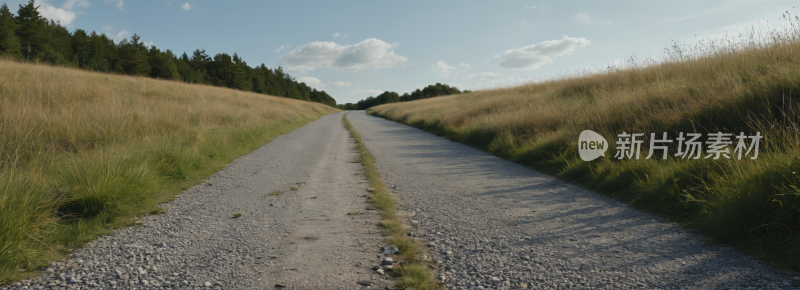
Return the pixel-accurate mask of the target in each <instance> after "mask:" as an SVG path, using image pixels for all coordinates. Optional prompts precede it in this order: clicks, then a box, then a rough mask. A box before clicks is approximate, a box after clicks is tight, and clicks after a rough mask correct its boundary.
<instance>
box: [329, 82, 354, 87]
mask: <svg viewBox="0 0 800 290" xmlns="http://www.w3.org/2000/svg"><path fill="white" fill-rule="evenodd" d="M330 85H331V86H334V87H349V86H350V82H343V81H335V82H330Z"/></svg>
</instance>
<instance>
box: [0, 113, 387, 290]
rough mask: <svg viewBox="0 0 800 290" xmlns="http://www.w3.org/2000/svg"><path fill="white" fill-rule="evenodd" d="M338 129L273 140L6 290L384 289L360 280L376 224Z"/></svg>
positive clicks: (351, 150)
mask: <svg viewBox="0 0 800 290" xmlns="http://www.w3.org/2000/svg"><path fill="white" fill-rule="evenodd" d="M341 118H342V113H339V114H332V115H328V116H324V117H322V118H321V119H319V120H317V121H315V122H312V123H310V124H308V125H306V126H303V127H301V128H298V129H296V130H294V131H292V132H290V133H288V134H285V135H282V136H279V137H277V138H275V139H274V140H273V141H272V142H270V143H269V144H267V145H264V146H262V147H261V148H259V149H257V150H255V151H254V152H252V153H250V154H248V155H246V156H243V157H241V158H239V159H237V160H236V161H234V162H232V163H231V164H229V165H228V166H227V167H226V168H225V169H224V170H222V171H220V172H218V173H216V174H214V175H213V176H212V177H210V178H209V179H208V182H207V183H204V184H200V185H197V186H194V187H192V188H190V189H189V190H187V191H186V192H184V193H182V194H181V195H179V196H178V197H177V199H176V200H174V201H172V202H170V203H167V204H163V205H162V207H163V208H164V209H165V210H166V213H165V214H161V215H155V216H148V217H146V218H144V219H143V220H142V222H143V225H142V226H138V227H132V228H126V229H121V230H117V231H116V232H115V233H114V234H112V235H108V236H104V237H101V238H99V239H97V240H95V241H93V242H92V243H91V244H90V245H88V246H87V247H86V248H85V249H81V250H77V251H75V252H73V254H72V258H71V259H70V260H69V261H67V262H66V263H64V264H56V265H54V266H53V267H50V268H48V269H46V271H47V272H46V273H45V274H44V275H43V276H42V277H40V278H37V279H33V280H30V281H22V282H20V284H19V286H16V287H14V288H22V287H23V286H26V285H29V286H30V287H29V288H30V289H40V288H42V287H46V288H65V289H66V288H68V289H79V288H80V289H87V288H93V289H113V288H121V289H129V288H154V289H159V288H165V289H166V288H177V287H184V286H187V285H188V286H195V287H197V286H200V287H205V286H206V285H209V288H217V287H219V288H224V289H272V288H274V286H275V285H277V284H280V285H283V286H286V289H355V288H361V287H362V286H360V285H358V284H357V282H358V281H360V280H372V281H374V282H375V284H373V287H375V286H379V287H380V288H383V287H384V286H391V285H392V284H393V283H391V282H390V281H388V280H385V279H387V277H386V276H382V275H378V274H376V273H375V272H374V271H371V270H370V267H371V266H372V265H377V264H379V262H380V258H379V256H380V255H379V254H378V253H379V251H380V246H381V245H382V244H380V242H381V238H382V235H381V234H380V228H379V227H378V226H377V223H378V221H379V213H378V212H376V211H372V210H366V206H367V204H366V201H367V199H366V194H367V192H366V188H367V182H366V180H365V178H364V176H363V175H362V173H361V172H362V170H363V169H362V165H361V164H360V163H355V162H354V161H356V160H358V152H357V151H356V149H355V143H354V142H353V139H352V138H351V137H350V135H349V133H348V132H347V130H346V129H345V127H344V124H343V123H342V121H341ZM292 187H295V188H297V190H293V189H292ZM277 191H281V192H282V194H278V195H269V193H272V192H277ZM351 212H355V213H360V214H359V215H348V213H351ZM235 213H241V217H239V218H233V216H234V214H235ZM64 286H66V287H64ZM0 288H2V287H0Z"/></svg>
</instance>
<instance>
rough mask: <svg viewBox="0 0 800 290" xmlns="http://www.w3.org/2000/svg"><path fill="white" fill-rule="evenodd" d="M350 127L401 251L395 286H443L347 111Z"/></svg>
mask: <svg viewBox="0 0 800 290" xmlns="http://www.w3.org/2000/svg"><path fill="white" fill-rule="evenodd" d="M342 121H343V122H344V124H345V126H346V127H347V130H348V131H350V134H351V135H353V139H355V142H356V146H358V152H359V153H360V154H361V164H363V165H364V174H365V175H366V176H367V180H369V186H370V187H372V188H373V189H375V190H374V191H373V192H372V200H373V205H374V206H375V208H377V209H379V210H381V222H380V224H381V226H382V227H383V228H384V231H383V233H384V234H386V235H387V236H389V238H388V240H389V242H390V243H391V244H392V245H395V246H396V247H397V249H398V250H399V251H400V253H399V256H400V258H401V260H400V263H399V265H398V266H397V267H395V268H394V269H392V273H393V274H395V275H396V276H398V277H399V278H400V281H399V282H398V283H397V284H396V285H395V287H400V288H410V289H439V288H441V285H440V283H438V282H437V281H436V280H435V279H434V275H433V274H432V273H431V272H430V271H428V269H427V268H426V267H425V265H424V264H423V263H422V261H421V260H420V259H419V256H420V255H421V254H423V253H424V252H425V249H424V248H423V247H422V245H421V244H420V243H419V241H417V240H414V239H412V238H409V237H408V235H407V234H406V231H405V229H403V221H402V220H401V219H400V217H399V216H397V204H396V202H395V200H394V197H392V196H391V195H390V194H389V188H387V187H386V184H384V183H383V181H381V173H380V172H379V171H378V168H377V167H375V157H374V156H372V154H370V153H369V150H367V146H365V145H364V141H362V140H361V134H358V132H357V131H356V129H355V128H353V125H352V124H350V121H348V120H347V114H345V115H344V116H342Z"/></svg>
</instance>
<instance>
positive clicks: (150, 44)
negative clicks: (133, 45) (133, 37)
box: [142, 40, 155, 48]
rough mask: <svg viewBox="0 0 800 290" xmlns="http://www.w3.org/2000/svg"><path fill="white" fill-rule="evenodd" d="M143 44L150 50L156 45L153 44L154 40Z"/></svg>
mask: <svg viewBox="0 0 800 290" xmlns="http://www.w3.org/2000/svg"><path fill="white" fill-rule="evenodd" d="M142 44H144V47H148V48H149V47H151V46H153V45H155V44H153V41H152V40H151V41H148V42H143V43H142Z"/></svg>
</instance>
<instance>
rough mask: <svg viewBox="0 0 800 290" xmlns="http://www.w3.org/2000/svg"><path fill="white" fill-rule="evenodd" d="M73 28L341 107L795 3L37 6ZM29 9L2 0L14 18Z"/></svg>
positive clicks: (580, 62)
mask: <svg viewBox="0 0 800 290" xmlns="http://www.w3.org/2000/svg"><path fill="white" fill-rule="evenodd" d="M36 1H37V2H36V3H37V4H38V5H40V8H39V12H40V13H42V15H44V16H45V17H47V18H50V19H54V20H58V21H60V22H61V24H63V25H65V26H66V27H67V28H68V29H70V30H74V29H78V28H80V29H84V30H87V31H97V32H98V33H105V34H107V35H109V36H110V37H111V38H112V39H114V40H115V41H117V42H118V41H120V40H122V39H125V38H128V37H130V36H131V35H133V34H134V33H136V34H138V35H140V36H141V39H142V41H144V42H145V43H147V44H152V45H155V46H156V47H158V48H159V49H162V50H165V49H170V50H172V51H173V52H175V53H177V54H181V53H183V52H186V53H187V54H188V55H191V53H192V52H193V51H194V50H195V49H205V50H206V53H208V54H209V55H211V56H213V55H214V54H217V53H223V52H225V53H229V54H233V53H234V52H235V53H238V55H239V56H240V57H241V58H242V59H243V60H244V61H246V62H247V64H248V65H250V66H257V65H260V64H262V63H263V64H265V65H266V66H267V67H270V68H277V67H278V66H281V67H283V68H284V70H285V71H287V72H288V73H289V74H290V75H292V76H293V77H295V78H296V79H297V80H299V81H302V82H305V83H306V84H307V85H309V86H311V87H313V88H316V89H319V90H325V91H326V92H328V93H329V94H330V95H331V96H332V97H334V98H335V99H336V100H337V103H340V104H343V103H348V102H353V103H354V102H357V101H358V100H361V99H364V98H367V97H369V96H377V95H378V94H380V93H382V92H383V91H395V92H398V93H399V94H403V93H404V92H411V91H413V90H414V89H417V88H423V87H425V86H427V85H430V84H435V83H444V84H449V85H451V86H456V87H458V88H459V89H462V90H464V89H470V90H479V89H487V88H495V87H501V86H506V85H511V84H516V83H520V82H525V81H529V80H536V79H542V78H543V79H547V78H552V77H557V76H558V75H564V74H569V73H570V72H575V71H582V70H587V69H589V70H592V69H594V70H596V69H598V68H606V67H607V66H608V65H613V64H615V63H619V62H620V61H623V60H624V59H626V58H627V57H629V56H631V55H635V56H637V57H638V58H644V57H652V58H657V57H659V56H660V55H661V54H662V52H663V50H664V48H665V47H666V46H667V45H669V44H671V43H672V42H673V41H675V40H680V41H689V42H696V41H698V40H700V39H702V38H715V37H724V36H725V34H726V33H728V35H736V34H738V33H740V32H742V31H743V30H744V29H745V28H749V27H751V26H753V25H755V26H756V27H759V25H761V23H764V22H767V21H768V22H769V23H775V22H778V19H779V18H780V17H781V15H782V14H783V13H785V12H786V11H788V12H790V13H792V15H794V14H795V10H794V8H793V7H792V5H793V4H794V5H796V4H795V3H797V2H796V1H780V0H761V1H706V0H703V1H697V0H691V1H684V0H673V1H538V0H527V1H435V0H434V1H431V0H428V1H188V2H186V1H168V0H136V1H133V0H36ZM23 2H27V0H26V1H22V0H17V1H6V2H5V3H7V4H8V5H9V8H11V11H12V12H13V13H14V14H16V11H17V10H18V7H19V6H18V5H19V4H22V3H23Z"/></svg>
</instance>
